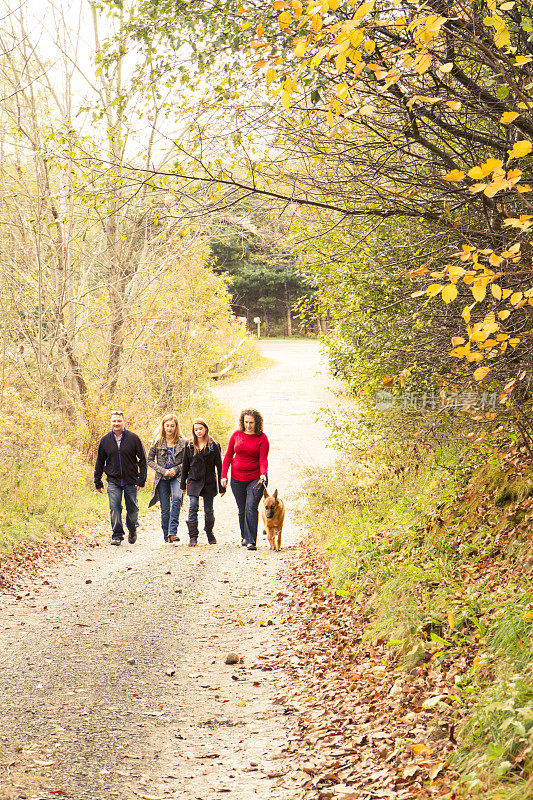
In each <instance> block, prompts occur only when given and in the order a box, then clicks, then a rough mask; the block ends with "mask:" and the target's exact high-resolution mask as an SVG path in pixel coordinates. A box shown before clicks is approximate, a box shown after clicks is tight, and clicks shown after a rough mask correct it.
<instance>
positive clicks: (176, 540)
mask: <svg viewBox="0 0 533 800" xmlns="http://www.w3.org/2000/svg"><path fill="white" fill-rule="evenodd" d="M179 540H180V537H179V536H176V535H175V534H172V533H171V534H170V536H169V537H168V541H169V542H179Z"/></svg>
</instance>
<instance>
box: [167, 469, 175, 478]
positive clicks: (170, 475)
mask: <svg viewBox="0 0 533 800" xmlns="http://www.w3.org/2000/svg"><path fill="white" fill-rule="evenodd" d="M175 475H176V468H175V467H172V469H166V470H165V478H174V477H175Z"/></svg>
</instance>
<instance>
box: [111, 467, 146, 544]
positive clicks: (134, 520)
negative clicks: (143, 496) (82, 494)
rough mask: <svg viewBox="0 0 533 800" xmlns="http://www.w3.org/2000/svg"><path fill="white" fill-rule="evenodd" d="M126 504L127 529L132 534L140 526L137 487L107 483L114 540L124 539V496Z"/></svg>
mask: <svg viewBox="0 0 533 800" xmlns="http://www.w3.org/2000/svg"><path fill="white" fill-rule="evenodd" d="M123 494H124V502H125V504H126V527H127V529H128V531H129V532H130V533H135V531H136V530H137V527H138V525H139V522H138V520H139V504H138V502H137V487H136V486H119V485H118V484H116V483H113V481H108V482H107V496H108V498H109V512H110V516H111V530H112V531H113V539H123V538H124V528H123V526H122V495H123Z"/></svg>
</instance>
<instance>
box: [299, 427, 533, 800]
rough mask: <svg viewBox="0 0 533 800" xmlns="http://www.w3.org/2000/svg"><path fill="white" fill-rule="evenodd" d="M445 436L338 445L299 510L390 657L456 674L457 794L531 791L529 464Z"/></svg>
mask: <svg viewBox="0 0 533 800" xmlns="http://www.w3.org/2000/svg"><path fill="white" fill-rule="evenodd" d="M448 441H449V442H455V443H452V444H448V445H446V446H444V447H442V448H441V449H440V450H439V451H438V452H437V451H436V450H432V449H430V448H428V449H427V450H425V451H424V452H423V453H421V454H420V452H419V457H417V459H416V460H414V459H411V460H403V459H402V458H401V455H398V453H391V452H390V451H387V450H385V448H383V449H382V450H381V451H379V450H376V451H374V453H373V455H372V456H367V457H365V458H364V459H357V458H354V459H353V461H352V462H351V463H350V469H347V466H346V465H347V461H349V459H347V456H346V454H345V455H344V456H343V460H342V465H341V464H339V465H338V467H337V469H335V470H334V471H333V472H328V473H324V474H321V475H314V476H312V475H311V476H310V477H309V480H308V484H307V490H306V499H307V506H306V510H305V511H304V512H303V517H304V519H303V522H304V524H305V526H306V527H307V529H308V530H309V531H310V533H311V534H312V535H313V537H314V538H315V540H316V541H318V542H321V544H322V547H323V549H324V553H325V556H326V558H327V560H328V562H329V566H330V571H331V579H332V584H333V586H334V587H336V589H337V590H338V591H342V592H347V593H350V595H351V596H352V597H353V601H354V604H356V606H357V607H358V613H360V614H363V615H365V616H366V618H367V619H368V627H367V636H368V637H369V639H373V640H382V641H383V640H384V641H387V642H388V644H389V648H390V653H391V664H392V665H395V666H396V667H397V668H398V667H402V666H403V668H404V669H411V668H412V667H414V666H416V665H418V664H422V663H424V664H428V663H429V664H430V665H431V667H432V669H437V670H440V671H441V672H442V674H443V675H444V674H447V675H448V676H453V684H454V685H455V689H454V691H455V694H456V695H457V697H458V699H459V700H458V709H457V723H458V730H459V733H458V747H457V750H456V752H455V753H454V754H453V756H452V757H451V759H450V762H451V767H452V768H453V769H455V770H457V772H458V775H459V778H458V781H457V785H456V792H457V794H456V796H457V797H460V798H463V797H464V798H467V797H469V798H476V800H477V799H478V798H479V800H481V798H483V800H519V799H520V800H523V799H524V798H527V797H532V796H533V782H532V779H531V773H532V767H533V580H532V578H533V572H532V568H531V566H530V565H531V563H533V558H532V556H531V522H532V521H533V498H532V495H533V482H532V481H533V471H532V470H531V469H530V468H527V467H525V468H523V469H517V468H516V467H515V466H514V465H513V464H510V463H507V462H506V461H505V459H502V457H501V454H494V455H492V456H488V457H486V458H484V459H481V458H480V457H477V460H474V461H470V462H468V461H467V460H466V448H463V447H462V446H461V444H460V439H459V438H457V440H456V439H455V437H453V436H451V437H450V438H449V440H448ZM471 457H472V456H471V451H470V458H471ZM474 458H475V457H474ZM530 505H531V508H530ZM528 559H529V561H528ZM450 680H452V678H450Z"/></svg>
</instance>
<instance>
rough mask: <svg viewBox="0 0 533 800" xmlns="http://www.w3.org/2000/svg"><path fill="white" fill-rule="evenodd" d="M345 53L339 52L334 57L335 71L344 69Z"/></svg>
mask: <svg viewBox="0 0 533 800" xmlns="http://www.w3.org/2000/svg"><path fill="white" fill-rule="evenodd" d="M346 61H347V58H346V53H339V55H338V56H337V58H336V59H335V69H336V70H337V72H344V70H345V69H346Z"/></svg>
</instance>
